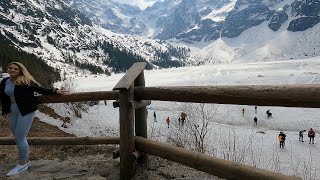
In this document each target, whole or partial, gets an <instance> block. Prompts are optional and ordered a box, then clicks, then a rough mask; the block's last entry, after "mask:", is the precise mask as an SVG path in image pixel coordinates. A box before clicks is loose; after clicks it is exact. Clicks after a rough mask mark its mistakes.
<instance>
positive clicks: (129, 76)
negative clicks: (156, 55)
mask: <svg viewBox="0 0 320 180" xmlns="http://www.w3.org/2000/svg"><path fill="white" fill-rule="evenodd" d="M146 65H147V63H145V62H137V63H134V64H133V65H132V66H131V67H130V68H129V70H128V71H127V73H126V74H125V75H124V76H123V77H122V78H121V79H120V81H119V82H118V83H117V84H116V86H115V87H114V88H113V90H120V89H129V87H130V86H131V85H132V84H133V82H134V80H135V79H136V78H137V77H138V76H139V75H140V73H141V72H142V71H143V70H144V68H145V67H146Z"/></svg>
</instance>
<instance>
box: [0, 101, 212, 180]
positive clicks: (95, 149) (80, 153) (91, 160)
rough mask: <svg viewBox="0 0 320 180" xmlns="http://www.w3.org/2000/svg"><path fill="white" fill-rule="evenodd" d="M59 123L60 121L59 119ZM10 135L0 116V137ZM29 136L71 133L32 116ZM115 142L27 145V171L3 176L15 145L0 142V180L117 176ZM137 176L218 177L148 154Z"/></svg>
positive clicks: (88, 179) (13, 160)
mask: <svg viewBox="0 0 320 180" xmlns="http://www.w3.org/2000/svg"><path fill="white" fill-rule="evenodd" d="M40 110H41V111H42V112H46V113H48V114H50V115H51V116H53V117H56V118H57V121H60V120H59V119H60V118H61V117H60V116H59V115H57V114H55V113H54V111H52V110H50V109H48V108H45V107H42V108H40ZM61 124H62V121H61ZM8 136H11V133H10V130H9V124H8V119H7V117H0V137H8ZM28 136H29V137H67V136H74V135H72V134H68V133H65V132H63V131H61V130H60V129H58V128H57V127H54V126H51V125H48V124H46V123H43V122H41V121H40V120H39V119H38V118H35V119H34V122H33V125H32V127H31V130H30V133H29V134H28ZM116 148H117V147H116V146H115V145H93V146H83V145H77V146H70V145H68V146H57V145H50V146H30V160H31V163H32V166H31V167H30V169H29V170H28V171H26V172H23V173H21V174H19V175H17V176H13V177H6V176H5V174H6V173H7V172H8V171H9V170H10V169H11V168H12V167H14V166H15V165H16V163H17V147H16V146H15V145H14V146H1V145H0V180H2V179H3V180H4V179H17V180H20V179H21V180H36V179H39V180H59V179H70V180H100V179H111V180H116V179H119V173H120V172H119V170H120V168H119V167H120V161H119V158H118V159H113V158H112V152H113V151H114V150H115V149H116ZM134 179H135V180H139V179H152V180H160V179H185V180H186V179H188V180H191V179H197V180H199V179H217V178H215V177H213V176H210V175H208V174H206V173H203V172H199V171H196V170H194V169H192V168H189V167H186V166H183V165H180V164H177V163H174V162H172V161H168V160H165V159H161V158H158V157H154V156H150V160H149V163H148V164H146V165H145V166H144V167H137V176H136V177H135V178H134Z"/></svg>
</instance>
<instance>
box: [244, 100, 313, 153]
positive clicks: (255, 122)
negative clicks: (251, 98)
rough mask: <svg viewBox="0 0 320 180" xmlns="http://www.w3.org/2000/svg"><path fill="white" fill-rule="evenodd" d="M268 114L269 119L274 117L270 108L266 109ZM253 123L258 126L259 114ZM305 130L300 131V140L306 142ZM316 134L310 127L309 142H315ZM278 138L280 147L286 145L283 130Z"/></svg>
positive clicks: (256, 109)
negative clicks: (304, 138)
mask: <svg viewBox="0 0 320 180" xmlns="http://www.w3.org/2000/svg"><path fill="white" fill-rule="evenodd" d="M254 111H255V113H257V112H258V108H257V106H255V107H254ZM244 113H245V109H244V108H242V115H244ZM266 114H267V118H268V119H269V118H270V117H272V113H271V112H270V109H268V110H267V111H266ZM253 125H254V126H257V125H258V118H257V116H255V117H254V118H253ZM304 132H306V130H301V131H299V141H301V142H304V141H303V133H304ZM315 136H316V133H315V131H314V129H312V128H310V130H309V131H308V137H309V144H311V143H312V144H314V138H315ZM278 140H279V145H280V148H284V146H285V140H286V134H284V133H283V131H281V132H280V133H279V135H278Z"/></svg>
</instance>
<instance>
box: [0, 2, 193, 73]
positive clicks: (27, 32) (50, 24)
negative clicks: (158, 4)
mask: <svg viewBox="0 0 320 180" xmlns="http://www.w3.org/2000/svg"><path fill="white" fill-rule="evenodd" d="M0 28H1V29H0V36H1V38H0V39H1V40H3V41H8V40H9V41H10V43H11V44H12V45H13V46H14V47H16V48H18V49H21V50H23V51H26V52H29V53H32V54H35V55H37V56H38V57H41V58H43V59H44V60H46V61H47V63H48V64H49V65H51V66H53V67H55V68H59V69H60V68H62V69H67V68H66V67H69V66H77V67H80V68H82V69H87V70H91V71H92V72H94V71H95V72H96V70H97V68H101V67H103V68H104V69H108V70H111V71H124V70H126V69H128V68H129V67H130V66H131V65H132V64H133V63H134V62H137V61H145V62H147V63H148V68H152V67H171V66H181V65H183V64H184V63H185V62H184V61H185V57H186V56H187V54H188V49H185V48H175V47H173V46H172V45H169V44H167V43H164V42H160V41H156V40H149V39H146V38H142V37H137V36H129V35H119V34H116V33H112V32H110V31H108V30H105V29H103V28H100V27H99V26H96V25H95V24H94V23H93V22H92V21H91V20H90V19H89V18H87V17H86V16H85V15H84V14H83V13H81V12H80V11H78V10H75V9H72V8H71V7H70V5H69V4H67V3H66V2H64V1H61V0H45V1H39V0H26V1H11V0H4V1H1V2H0ZM70 69H71V68H70ZM73 69H74V68H72V71H73ZM67 73H68V72H67Z"/></svg>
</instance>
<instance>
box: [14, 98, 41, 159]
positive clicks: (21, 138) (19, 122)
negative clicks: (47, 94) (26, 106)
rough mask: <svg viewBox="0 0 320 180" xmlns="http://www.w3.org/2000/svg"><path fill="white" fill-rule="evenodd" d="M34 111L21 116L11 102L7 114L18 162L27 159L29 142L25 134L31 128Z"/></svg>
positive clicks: (15, 105)
mask: <svg viewBox="0 0 320 180" xmlns="http://www.w3.org/2000/svg"><path fill="white" fill-rule="evenodd" d="M34 115H35V112H31V113H29V114H27V115H24V116H22V115H21V113H20V111H19V109H18V106H17V104H11V112H10V115H9V119H10V129H11V132H12V134H13V135H14V138H15V141H16V144H17V146H18V151H19V162H20V163H24V162H27V161H28V160H29V153H30V152H29V144H28V141H27V134H28V132H29V130H30V128H31V125H32V122H33V118H34Z"/></svg>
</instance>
